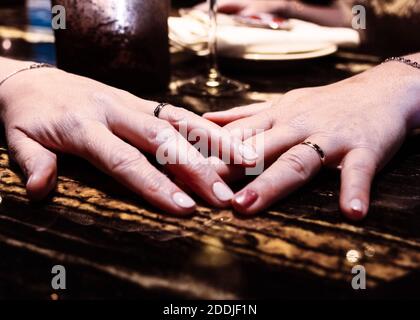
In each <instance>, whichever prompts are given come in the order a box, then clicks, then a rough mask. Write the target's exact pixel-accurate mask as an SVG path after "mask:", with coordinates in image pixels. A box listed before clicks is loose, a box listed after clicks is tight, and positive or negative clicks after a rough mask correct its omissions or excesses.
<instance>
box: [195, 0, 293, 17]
mask: <svg viewBox="0 0 420 320" xmlns="http://www.w3.org/2000/svg"><path fill="white" fill-rule="evenodd" d="M288 2H289V1H286V0H279V1H273V0H258V1H255V0H219V1H218V4H217V6H218V11H219V12H221V13H226V14H242V15H252V14H258V13H279V14H281V13H282V12H285V11H286V10H287V8H288ZM196 8H197V9H200V10H206V9H208V5H207V3H202V4H199V5H198V6H196Z"/></svg>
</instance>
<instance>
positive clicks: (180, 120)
mask: <svg viewBox="0 0 420 320" xmlns="http://www.w3.org/2000/svg"><path fill="white" fill-rule="evenodd" d="M125 97H126V101H127V103H128V105H130V106H133V105H134V106H135V107H134V108H127V109H125V115H124V116H121V117H120V118H128V115H130V116H132V117H135V118H136V119H138V118H139V117H143V115H144V113H146V114H148V115H149V116H151V117H153V119H156V117H155V116H154V110H155V108H156V107H157V105H158V104H157V103H156V102H153V101H147V100H143V99H139V98H137V97H135V96H133V95H130V94H127V95H125ZM117 107H120V106H117ZM139 111H141V113H140V112H139ZM111 113H112V115H111V116H110V119H111V120H112V119H113V117H114V114H115V113H118V114H122V112H121V109H116V108H114V109H113V110H112V111H111ZM148 119H149V120H150V121H151V120H152V119H151V118H148ZM159 119H160V120H165V121H167V122H169V123H170V124H171V125H172V126H173V127H174V128H176V129H177V130H179V131H180V133H181V134H182V135H183V136H184V137H185V138H186V139H187V140H194V139H197V140H200V143H199V145H200V146H203V145H204V144H205V143H206V142H207V145H206V149H207V150H208V148H207V147H208V146H209V145H210V146H211V150H210V151H211V152H212V155H215V156H218V157H221V158H223V160H225V161H226V162H229V161H231V162H233V163H235V164H241V165H244V166H252V165H254V164H255V159H256V157H257V155H256V153H255V150H252V149H250V147H249V146H246V145H243V144H242V141H241V140H239V139H236V138H235V137H233V136H232V135H230V134H229V132H228V131H227V130H226V129H223V128H221V127H220V126H218V125H217V124H215V123H212V122H211V121H209V120H206V119H204V118H202V117H200V116H198V115H197V114H195V113H193V112H191V111H188V110H185V109H183V108H178V107H174V106H172V105H166V106H164V107H163V109H161V111H160V113H159ZM194 142H195V141H194Z"/></svg>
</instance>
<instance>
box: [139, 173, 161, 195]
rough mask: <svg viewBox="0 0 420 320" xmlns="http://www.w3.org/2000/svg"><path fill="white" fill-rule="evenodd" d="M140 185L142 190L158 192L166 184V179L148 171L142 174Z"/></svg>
mask: <svg viewBox="0 0 420 320" xmlns="http://www.w3.org/2000/svg"><path fill="white" fill-rule="evenodd" d="M142 184H143V189H144V190H147V191H148V192H159V191H161V189H162V188H163V186H164V185H165V184H166V178H165V176H164V175H162V174H159V173H157V172H155V171H154V170H152V169H149V170H146V171H145V172H144V173H143V174H142Z"/></svg>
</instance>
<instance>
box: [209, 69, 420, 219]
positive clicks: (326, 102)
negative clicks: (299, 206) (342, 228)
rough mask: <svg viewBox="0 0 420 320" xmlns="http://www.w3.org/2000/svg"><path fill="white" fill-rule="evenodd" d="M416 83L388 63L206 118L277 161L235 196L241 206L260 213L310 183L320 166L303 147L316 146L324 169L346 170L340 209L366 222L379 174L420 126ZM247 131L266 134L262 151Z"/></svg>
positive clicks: (235, 202) (413, 73) (413, 77)
mask: <svg viewBox="0 0 420 320" xmlns="http://www.w3.org/2000/svg"><path fill="white" fill-rule="evenodd" d="M416 76H417V78H416ZM418 79H419V78H418V70H415V69H414V68H412V70H411V69H410V67H407V66H405V65H402V64H398V63H387V64H384V65H381V66H379V67H376V68H374V69H372V70H370V71H368V72H366V73H364V74H361V75H358V76H355V77H353V78H349V79H347V80H344V81H341V82H338V83H335V84H332V85H328V86H323V87H316V88H305V89H298V90H294V91H291V92H289V93H287V94H286V95H284V96H282V97H280V98H279V99H278V100H276V101H273V102H266V103H260V104H254V105H251V106H245V107H238V108H234V109H231V110H229V111H224V112H216V113H208V114H205V115H204V116H205V118H207V119H209V120H212V121H214V122H216V123H218V124H227V123H228V125H227V126H225V128H227V129H229V130H230V131H231V133H232V134H236V135H238V136H239V138H242V139H243V140H244V141H245V143H249V144H251V145H254V147H255V148H256V150H257V152H258V153H259V154H260V159H261V158H264V160H265V162H266V163H267V162H268V163H272V165H271V166H270V167H268V168H267V169H266V170H265V171H264V172H263V173H262V174H261V175H260V176H259V177H257V178H256V179H255V180H254V181H252V182H251V183H250V184H249V185H247V186H246V187H245V188H244V189H243V190H241V191H240V192H239V193H237V194H236V195H235V197H234V199H233V206H234V207H235V209H236V210H237V211H239V212H241V213H244V214H255V213H257V212H259V211H261V210H263V209H265V208H267V207H268V206H269V205H270V204H272V203H273V202H275V201H276V200H278V199H281V198H284V197H285V196H287V195H288V194H289V193H291V192H292V191H294V190H296V189H297V188H298V187H300V186H302V185H303V184H305V183H306V182H307V181H308V180H309V179H311V178H312V177H313V176H314V175H315V174H316V173H317V172H318V171H319V170H320V169H321V167H322V163H321V161H320V155H319V154H318V153H317V152H316V151H315V150H314V149H313V148H311V147H309V146H307V145H302V144H301V143H302V142H304V141H310V142H312V143H313V144H317V145H318V146H320V147H321V149H322V150H323V151H324V153H325V162H324V165H325V166H329V167H332V168H337V167H338V168H340V169H341V193H340V207H341V210H342V211H343V212H344V214H345V215H346V216H347V217H349V218H350V219H353V220H359V219H362V218H363V217H365V216H366V214H367V212H368V208H369V194H370V187H371V183H372V179H373V177H374V175H375V173H376V172H377V171H378V170H379V169H380V168H382V167H383V166H384V165H385V164H386V163H387V161H388V160H389V159H390V158H391V157H392V156H393V155H394V154H395V152H396V151H397V150H398V149H399V147H400V146H401V144H402V142H403V141H404V138H405V136H406V134H407V133H408V132H409V131H410V130H411V129H413V128H415V127H416V126H418V124H417V123H414V122H415V121H417V120H415V119H419V113H420V112H419V109H420V106H419V102H418V91H417V92H416V90H418V88H417V89H415V88H416V87H414V88H413V85H414V84H415V85H416V86H418V82H419V81H418ZM244 129H263V130H264V132H262V133H259V134H261V135H264V143H263V146H260V145H258V143H257V144H256V143H255V140H256V139H255V136H254V137H252V136H250V135H252V134H248V135H245V136H243V131H244ZM224 169H225V171H226V168H224ZM225 173H226V172H225ZM223 175H225V174H223V173H222V176H223Z"/></svg>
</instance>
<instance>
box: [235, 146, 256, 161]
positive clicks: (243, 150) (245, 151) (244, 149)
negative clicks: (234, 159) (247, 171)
mask: <svg viewBox="0 0 420 320" xmlns="http://www.w3.org/2000/svg"><path fill="white" fill-rule="evenodd" d="M239 153H240V154H241V156H242V157H243V158H244V159H245V160H249V161H254V160H257V159H258V153H257V152H256V151H255V149H254V148H253V147H251V146H250V145H247V144H243V143H241V144H240V145H239Z"/></svg>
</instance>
